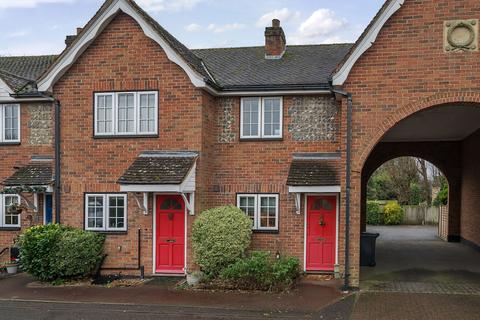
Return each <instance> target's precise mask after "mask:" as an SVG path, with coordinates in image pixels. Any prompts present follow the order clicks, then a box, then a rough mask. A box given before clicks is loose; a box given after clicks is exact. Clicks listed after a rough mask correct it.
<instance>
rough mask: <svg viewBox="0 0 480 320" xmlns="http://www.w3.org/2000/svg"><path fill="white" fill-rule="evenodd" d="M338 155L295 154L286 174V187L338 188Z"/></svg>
mask: <svg viewBox="0 0 480 320" xmlns="http://www.w3.org/2000/svg"><path fill="white" fill-rule="evenodd" d="M341 166H342V163H341V158H340V154H338V153H316V154H315V153H308V154H295V155H294V157H293V161H292V163H291V165H290V171H289V173H288V179H287V185H288V186H340V172H341V169H342V168H341Z"/></svg>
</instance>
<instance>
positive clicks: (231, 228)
mask: <svg viewBox="0 0 480 320" xmlns="http://www.w3.org/2000/svg"><path fill="white" fill-rule="evenodd" d="M251 235H252V221H251V219H250V218H249V217H247V215H246V214H245V213H244V212H243V211H242V210H240V209H239V208H237V207H234V206H224V207H218V208H213V209H210V210H206V211H203V212H202V213H201V214H200V215H199V216H198V217H197V219H195V222H194V223H193V229H192V247H193V253H194V257H195V261H196V263H197V264H198V265H199V266H200V268H201V270H202V271H203V272H204V273H205V274H206V275H207V276H209V277H212V276H216V275H218V274H219V273H220V272H221V271H222V270H223V269H224V268H226V267H228V266H229V265H230V264H232V263H234V262H236V261H237V260H238V259H240V258H241V257H242V256H244V254H245V250H246V249H247V248H248V246H249V245H250V238H251Z"/></svg>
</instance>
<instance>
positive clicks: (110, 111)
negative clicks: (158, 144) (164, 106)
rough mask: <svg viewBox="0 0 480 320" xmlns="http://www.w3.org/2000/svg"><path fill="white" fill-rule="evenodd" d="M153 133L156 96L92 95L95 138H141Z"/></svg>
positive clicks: (149, 93)
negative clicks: (93, 97)
mask: <svg viewBox="0 0 480 320" xmlns="http://www.w3.org/2000/svg"><path fill="white" fill-rule="evenodd" d="M157 133H158V93H157V92H154V91H142V92H116V93H108V92H106V93H96V94H95V136H122V135H123V136H135V135H139V136H143V135H156V134H157Z"/></svg>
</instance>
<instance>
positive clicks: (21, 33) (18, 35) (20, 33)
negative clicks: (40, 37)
mask: <svg viewBox="0 0 480 320" xmlns="http://www.w3.org/2000/svg"><path fill="white" fill-rule="evenodd" d="M29 34H30V32H28V31H16V32H12V33H9V34H7V36H6V37H7V38H10V39H12V38H21V37H25V36H28V35H29Z"/></svg>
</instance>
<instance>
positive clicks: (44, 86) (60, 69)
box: [38, 0, 206, 92]
mask: <svg viewBox="0 0 480 320" xmlns="http://www.w3.org/2000/svg"><path fill="white" fill-rule="evenodd" d="M119 11H122V12H124V13H125V14H127V15H129V16H130V17H132V18H133V19H134V20H135V21H136V22H137V23H138V24H139V25H140V27H141V28H142V30H143V32H144V33H145V35H146V36H147V37H149V38H151V39H152V40H154V41H155V42H157V43H158V44H159V45H160V47H162V49H163V50H164V51H165V54H166V55H167V57H168V59H169V60H170V61H172V62H174V63H176V64H177V65H178V66H179V67H181V68H182V69H183V70H184V71H185V72H186V74H187V75H188V77H189V78H190V81H192V84H193V85H194V86H195V87H206V84H205V81H204V80H203V77H202V76H201V75H199V74H198V73H197V72H195V71H194V70H193V69H192V68H191V67H190V66H189V65H188V64H187V63H186V62H185V61H184V59H183V58H182V57H181V56H180V55H179V54H178V53H176V52H175V50H173V49H172V48H171V47H170V46H169V45H168V44H167V42H166V41H165V40H164V39H163V38H162V37H161V36H160V35H159V34H158V33H157V32H156V31H155V30H154V29H153V28H152V26H150V24H148V23H147V22H146V21H145V19H144V18H143V17H142V16H141V15H140V14H139V13H138V12H137V11H135V10H134V9H133V8H132V6H131V5H130V4H129V3H128V2H127V1H125V0H117V1H113V2H112V4H111V5H110V7H109V8H107V9H106V10H105V11H104V12H103V13H102V15H101V16H100V17H99V18H98V19H97V20H96V21H95V22H94V23H93V24H92V25H91V26H90V27H89V29H88V30H85V31H84V33H83V34H82V36H81V39H79V41H77V42H76V43H75V44H73V47H72V48H70V50H69V51H68V53H67V54H66V55H65V56H63V57H62V58H61V60H60V61H59V63H57V64H56V65H55V67H54V68H53V69H52V70H51V71H50V72H49V73H48V74H46V75H45V76H44V77H42V79H40V81H39V82H38V90H39V91H41V92H45V91H52V88H53V85H54V84H55V82H56V81H58V79H60V77H62V76H63V75H64V74H65V72H67V70H68V69H69V68H70V66H71V65H72V64H73V63H74V62H75V61H76V60H77V59H78V57H80V55H81V54H82V53H83V52H84V51H85V50H86V49H87V48H88V46H89V45H90V43H92V42H93V41H94V40H95V39H96V38H97V36H98V35H100V33H101V32H102V31H103V29H104V28H105V27H106V26H107V25H108V23H109V22H110V21H111V20H112V19H113V18H114V17H115V15H116V14H117V13H118V12H119Z"/></svg>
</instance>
